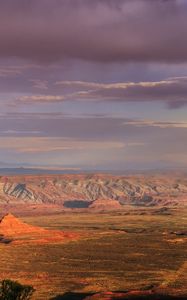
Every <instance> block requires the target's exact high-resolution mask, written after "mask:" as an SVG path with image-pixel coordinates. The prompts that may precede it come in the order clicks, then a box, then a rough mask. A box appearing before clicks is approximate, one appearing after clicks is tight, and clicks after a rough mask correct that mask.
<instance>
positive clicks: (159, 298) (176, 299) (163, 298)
mask: <svg viewBox="0 0 187 300" xmlns="http://www.w3.org/2000/svg"><path fill="white" fill-rule="evenodd" d="M94 295H95V296H96V294H93V293H74V292H67V293H65V294H63V295H58V296H56V297H53V298H51V299H50V300H84V299H86V298H87V297H89V296H90V300H91V299H92V298H91V296H94ZM99 297H100V296H99V295H98V298H97V297H96V298H95V297H94V298H93V300H94V299H96V300H99V299H100V300H102V299H103V300H104V299H110V300H123V299H124V300H185V299H186V297H185V296H170V295H158V294H155V295H146V296H135V295H134V296H132V295H131V296H124V297H123V296H122V297H121V296H117V295H115V296H111V298H110V297H108V298H107V297H106V296H105V297H104V296H103V297H102V296H101V297H100V298H99Z"/></svg>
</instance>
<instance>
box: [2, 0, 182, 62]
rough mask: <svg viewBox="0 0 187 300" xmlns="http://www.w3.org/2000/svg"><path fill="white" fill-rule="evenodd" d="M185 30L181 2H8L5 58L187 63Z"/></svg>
mask: <svg viewBox="0 0 187 300" xmlns="http://www.w3.org/2000/svg"><path fill="white" fill-rule="evenodd" d="M7 16H8V18H7ZM186 28H187V6H186V3H185V1H181V0H170V1H164V0H133V1H132V0H118V1H116V0H107V1H106V0H94V1H93V0H76V1H72V0H53V1H51V0H32V1H25V0H14V1H11V0H6V1H1V2H0V40H1V47H0V57H1V58H3V57H19V58H23V59H30V60H36V61H39V62H53V61H58V60H63V59H66V58H76V59H77V58H78V59H83V60H91V61H99V62H117V61H125V62H126V61H133V62H135V61H159V62H161V61H162V62H163V61H165V62H184V61H187V35H186Z"/></svg>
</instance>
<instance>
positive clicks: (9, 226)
mask: <svg viewBox="0 0 187 300" xmlns="http://www.w3.org/2000/svg"><path fill="white" fill-rule="evenodd" d="M45 231H46V230H45V229H44V228H40V227H35V226H32V225H29V224H26V223H24V222H22V221H21V220H19V219H18V218H16V217H15V216H13V215H12V214H10V213H8V214H6V215H5V216H4V217H3V218H2V219H1V221H0V234H3V235H8V236H9V235H11V236H12V235H17V234H26V233H42V232H45Z"/></svg>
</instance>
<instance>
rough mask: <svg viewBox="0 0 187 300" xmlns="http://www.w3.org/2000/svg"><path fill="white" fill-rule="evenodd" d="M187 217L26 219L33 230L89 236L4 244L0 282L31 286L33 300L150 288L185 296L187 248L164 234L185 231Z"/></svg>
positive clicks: (181, 212)
mask: <svg viewBox="0 0 187 300" xmlns="http://www.w3.org/2000/svg"><path fill="white" fill-rule="evenodd" d="M186 216H187V214H186V211H185V210H173V212H172V215H168V216H160V215H154V216H153V215H151V214H150V213H149V214H148V215H125V214H124V215H123V213H122V215H121V214H119V213H106V214H88V213H79V214H75V213H64V214H58V215H54V216H47V217H45V216H37V217H29V218H24V220H25V221H26V222H28V223H30V224H33V225H39V226H44V227H46V228H49V229H63V230H67V231H80V232H83V233H84V232H85V231H86V232H87V233H88V234H87V235H86V237H85V236H84V237H83V238H82V239H80V240H78V241H71V242H68V243H64V244H50V245H46V244H45V245H36V244H27V243H25V244H22V245H14V244H9V245H4V244H0V261H1V264H0V277H1V278H2V279H3V278H11V279H14V280H18V281H20V282H21V283H25V284H32V285H33V286H34V287H35V288H36V293H35V295H34V297H35V298H33V299H50V298H52V297H53V296H55V295H57V294H63V293H64V292H66V291H82V292H83V291H84V292H92V291H93V292H95V291H106V290H127V289H134V288H143V287H146V286H149V285H152V284H153V285H157V286H158V285H163V286H164V285H165V286H170V287H175V286H176V287H177V288H178V289H179V292H180V291H181V292H183V293H185V292H187V291H186V290H185V283H186V281H187V279H186V267H185V266H186V265H185V262H186V261H187V251H186V247H185V245H186V244H183V243H169V242H168V241H167V238H168V234H166V235H163V232H169V231H175V230H184V229H185V228H186V225H187V221H186ZM140 229H142V230H140ZM122 230H124V231H127V233H125V232H123V231H122ZM137 230H139V232H138V231H137ZM172 238H175V237H174V236H171V235H170V239H172Z"/></svg>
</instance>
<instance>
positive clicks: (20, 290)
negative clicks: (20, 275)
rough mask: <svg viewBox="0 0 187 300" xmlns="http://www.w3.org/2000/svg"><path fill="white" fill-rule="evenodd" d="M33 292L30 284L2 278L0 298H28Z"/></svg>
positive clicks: (14, 299) (0, 299)
mask: <svg viewBox="0 0 187 300" xmlns="http://www.w3.org/2000/svg"><path fill="white" fill-rule="evenodd" d="M33 293H34V288H33V287H32V286H30V285H22V284H20V283H19V282H17V281H12V280H10V279H4V280H3V281H2V282H1V284H0V300H29V299H31V296H32V295H33Z"/></svg>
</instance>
